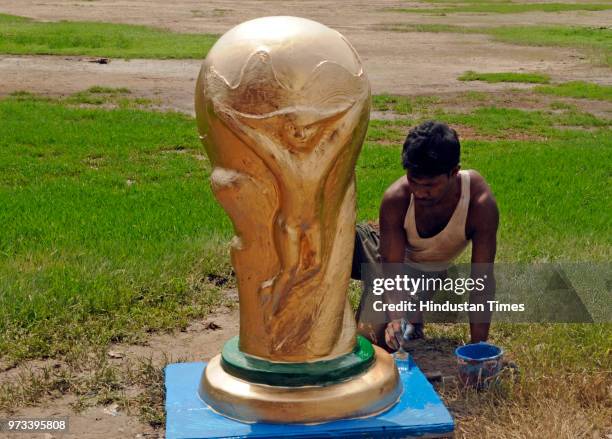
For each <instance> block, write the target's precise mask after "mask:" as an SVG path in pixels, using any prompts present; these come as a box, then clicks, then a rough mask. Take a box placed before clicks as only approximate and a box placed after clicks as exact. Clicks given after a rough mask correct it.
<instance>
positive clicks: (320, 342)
mask: <svg viewBox="0 0 612 439" xmlns="http://www.w3.org/2000/svg"><path fill="white" fill-rule="evenodd" d="M195 109H196V115H197V122H198V129H199V132H200V137H201V139H202V141H203V144H204V146H205V149H206V152H207V154H208V157H209V158H210V161H211V163H212V167H213V168H212V174H211V178H210V180H211V185H212V189H213V192H214V194H215V197H216V198H217V200H218V201H219V203H220V204H221V205H222V206H223V208H224V210H225V211H226V212H227V214H228V215H229V217H230V218H231V221H232V223H233V226H234V230H235V237H234V238H233V240H232V242H231V261H232V265H233V267H234V269H235V272H236V278H237V283H238V292H239V300H240V334H239V337H236V338H234V339H231V340H229V341H228V342H227V343H226V344H225V346H224V348H223V351H222V353H221V354H220V355H217V356H216V357H214V358H213V359H212V360H211V361H210V362H209V363H208V365H207V366H206V368H205V370H204V372H203V374H202V378H201V382H200V387H199V394H200V396H201V398H202V399H203V400H204V401H205V402H207V403H208V404H209V405H210V406H211V407H212V408H213V409H214V410H216V411H218V412H220V413H222V414H224V415H225V416H228V417H230V418H233V419H237V420H240V421H246V422H257V421H261V422H299V423H311V422H323V421H329V420H333V419H340V418H351V417H362V416H369V415H374V414H377V413H380V412H382V411H384V410H385V409H387V408H389V407H390V406H392V405H393V404H394V403H395V402H396V401H397V400H398V398H399V396H400V394H401V391H402V388H401V383H400V381H399V374H398V372H397V368H396V367H395V363H394V361H393V359H392V357H391V356H390V355H389V354H387V353H386V352H385V351H383V350H382V349H380V348H378V347H376V346H372V344H371V343H370V342H369V341H367V340H366V339H364V338H362V337H360V336H357V335H356V328H355V320H354V317H353V313H352V311H351V307H350V304H349V302H348V298H347V290H348V283H349V279H350V271H351V260H352V252H353V245H354V236H355V164H356V161H357V157H358V155H359V152H360V150H361V146H362V143H363V140H364V137H365V134H366V130H367V125H368V121H369V113H370V85H369V82H368V79H367V76H366V74H365V72H364V70H363V68H362V64H361V61H360V59H359V56H358V55H357V53H356V51H355V49H354V48H353V47H352V46H351V44H350V43H349V42H348V41H347V40H346V39H345V38H344V37H343V36H342V35H341V34H340V33H338V32H337V31H335V30H332V29H330V28H328V27H326V26H324V25H322V24H320V23H317V22H314V21H310V20H306V19H302V18H296V17H266V18H259V19H255V20H251V21H247V22H245V23H242V24H240V25H238V26H236V27H234V28H233V29H231V30H230V31H228V32H227V33H226V34H224V35H223V36H222V37H221V38H220V39H219V40H218V41H217V43H216V44H215V45H214V46H213V48H212V49H211V50H210V52H209V54H208V56H207V57H206V59H205V60H204V63H203V65H202V69H201V71H200V74H199V77H198V80H197V86H196V97H195Z"/></svg>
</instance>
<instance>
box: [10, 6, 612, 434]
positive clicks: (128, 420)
mask: <svg viewBox="0 0 612 439" xmlns="http://www.w3.org/2000/svg"><path fill="white" fill-rule="evenodd" d="M411 5H413V4H411V3H410V2H401V1H393V0H380V1H376V2H372V1H366V0H351V1H342V2H329V1H321V0H299V1H297V0H294V1H283V2H279V1H277V0H249V1H238V0H215V1H207V2H202V1H201V0H177V1H172V2H169V1H162V0H116V1H115V0H95V1H81V0H20V1H15V0H0V12H2V13H8V14H15V15H22V16H27V17H32V18H35V19H37V20H87V21H107V22H122V23H132V24H147V25H154V26H159V27H163V28H168V29H171V30H174V31H181V32H202V33H223V32H225V31H226V30H228V29H229V28H230V27H232V26H233V25H235V24H238V23H240V22H242V21H244V20H247V19H251V18H255V17H259V16H266V15H298V16H303V17H307V18H311V19H314V20H317V21H320V22H322V23H324V24H327V25H329V26H331V27H334V28H336V29H338V30H339V31H341V32H342V33H343V34H345V35H346V36H347V38H348V39H349V40H350V41H351V42H352V43H353V45H354V46H355V47H356V49H357V51H358V52H359V54H360V55H361V57H362V59H363V61H364V64H365V68H366V71H367V72H368V75H369V77H370V80H371V82H372V89H373V92H374V93H381V92H390V93H398V94H407V95H424V94H453V93H458V92H461V91H468V90H469V91H475V90H479V91H501V90H506V89H509V88H520V87H529V86H526V85H523V86H521V85H517V84H487V83H481V82H461V81H458V80H457V77H458V76H459V75H460V74H461V73H463V72H464V71H466V70H477V71H484V72H487V71H525V72H540V73H547V74H549V75H550V76H551V77H552V78H553V80H559V81H566V80H586V81H592V82H599V83H604V84H611V83H612V76H611V75H610V70H609V69H607V68H603V67H594V66H593V65H591V64H590V62H589V60H588V59H587V58H586V57H585V55H584V54H582V53H581V52H579V51H577V50H573V49H561V48H542V47H522V46H516V45H510V44H501V43H496V42H492V41H491V40H490V39H489V37H487V36H484V35H460V34H444V33H396V32H390V31H383V30H377V29H378V28H379V26H380V25H384V24H395V23H443V24H459V25H473V26H493V25H511V24H579V25H595V26H604V25H609V24H610V23H611V22H612V11H605V12H574V13H573V12H566V13H524V14H499V15H488V14H453V15H446V16H427V17H423V16H418V15H414V14H405V13H391V12H384V11H382V9H383V8H385V7H399V6H402V7H409V6H411ZM91 61H92V59H90V58H83V57H54V56H8V55H0V78H1V79H0V96H2V95H6V94H8V93H11V92H14V91H17V90H25V91H30V92H34V93H42V94H48V95H54V96H55V95H66V94H70V93H74V92H76V91H79V90H82V89H85V88H88V87H91V86H94V85H103V86H110V87H127V88H129V89H130V90H131V91H132V94H133V96H142V97H146V98H151V99H155V100H158V101H159V102H160V103H161V105H162V106H163V107H165V108H171V109H176V110H179V111H182V112H186V113H190V114H193V103H192V100H193V90H194V85H195V79H196V76H197V73H198V70H199V67H200V61H199V60H186V61H176V60H131V61H124V60H120V59H113V60H111V62H110V63H109V64H97V63H95V62H91ZM502 96H503V94H502ZM598 111H601V112H609V107H607V106H606V107H605V108H601V109H598ZM211 322H214V325H211ZM215 327H216V328H215ZM237 332H238V313H237V311H236V310H229V309H220V310H218V311H217V312H215V313H213V314H212V315H210V316H209V317H208V318H207V319H206V320H204V321H202V322H194V323H193V324H192V325H191V326H190V327H189V328H188V329H187V330H186V331H185V332H177V333H174V334H163V335H153V336H152V337H151V338H150V339H149V340H148V342H147V343H146V344H145V345H119V346H113V347H111V348H110V349H109V355H110V356H111V357H112V358H113V360H112V361H114V362H115V363H117V364H121V363H122V362H124V361H126V359H134V358H151V359H152V361H153V362H154V363H155V364H157V365H160V364H163V362H164V361H166V359H167V358H170V359H172V360H174V361H177V360H181V361H202V360H207V359H209V358H211V357H212V356H213V355H215V354H216V353H218V352H219V351H220V349H221V346H222V344H223V342H224V341H226V340H227V339H229V338H230V337H232V336H234V335H236V334H237ZM453 348H454V344H453V343H451V342H449V341H447V340H444V339H438V340H430V341H429V342H428V343H420V344H417V345H415V351H414V356H415V359H416V361H417V362H418V363H419V364H420V365H421V367H422V368H423V369H424V370H425V371H426V372H434V371H440V372H441V373H442V374H443V375H449V374H452V373H453V372H454V367H455V365H454V360H453V358H452V349H453ZM42 364H46V363H44V362H43V363H42ZM26 366H30V367H34V368H37V367H40V366H41V364H40V363H33V364H30V365H25V366H24V367H26ZM18 373H19V370H18V369H12V370H9V371H5V372H0V383H2V382H6V381H8V380H11V379H14V378H15V377H16V376H17V375H18ZM138 390H139V389H134V391H138ZM140 390H142V389H140ZM74 403H75V397H74V396H71V395H68V396H64V397H62V398H59V399H52V400H50V399H47V400H45V401H44V403H43V404H41V405H38V406H36V407H29V408H24V409H21V410H19V411H18V412H17V413H16V414H15V415H16V416H23V417H28V416H32V417H41V416H66V415H68V416H70V431H71V433H70V434H68V435H63V436H54V435H48V434H47V435H39V436H38V437H39V438H45V439H50V438H52V437H62V438H71V439H72V438H74V439H77V438H78V439H81V438H83V439H86V438H92V439H93V438H96V439H97V438H110V437H112V438H143V439H144V438H155V437H163V430H154V429H153V428H152V427H150V426H149V425H146V424H145V423H142V422H141V421H139V420H138V418H137V417H136V416H128V415H127V414H126V413H125V412H123V411H121V410H116V408H115V407H113V406H112V405H111V406H103V405H99V406H94V407H90V408H88V409H86V410H84V411H83V412H81V413H79V414H74V413H73V410H72V406H73V404H74ZM2 417H5V416H2ZM13 437H15V435H10V436H9V435H5V434H2V433H0V438H2V439H4V438H7V439H12V438H13ZM19 437H22V438H25V437H27V436H26V435H20V436H19ZM32 437H35V436H32Z"/></svg>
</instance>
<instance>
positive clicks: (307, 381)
mask: <svg viewBox="0 0 612 439" xmlns="http://www.w3.org/2000/svg"><path fill="white" fill-rule="evenodd" d="M238 346H239V344H238V337H233V338H231V339H230V340H228V341H227V342H226V343H225V345H224V346H223V352H221V367H223V369H224V370H225V371H226V372H227V373H229V374H231V375H233V376H235V377H237V378H241V379H243V380H245V381H249V382H252V383H260V384H268V385H271V386H289V387H298V386H314V385H316V386H321V385H327V384H332V383H336V382H339V381H343V380H346V379H349V378H351V377H353V376H355V375H358V374H360V373H361V372H364V371H366V370H367V369H369V368H370V366H371V365H372V364H373V363H374V360H375V355H374V348H373V347H372V343H370V341H369V340H367V339H366V338H364V337H362V336H360V335H358V336H357V343H356V345H355V349H353V351H352V352H350V353H348V354H346V355H342V356H341V357H338V358H334V359H333V360H322V361H313V362H308V363H275V362H271V361H266V360H263V359H261V358H255V357H252V356H250V355H247V354H245V353H243V352H242V351H240V349H239V348H238Z"/></svg>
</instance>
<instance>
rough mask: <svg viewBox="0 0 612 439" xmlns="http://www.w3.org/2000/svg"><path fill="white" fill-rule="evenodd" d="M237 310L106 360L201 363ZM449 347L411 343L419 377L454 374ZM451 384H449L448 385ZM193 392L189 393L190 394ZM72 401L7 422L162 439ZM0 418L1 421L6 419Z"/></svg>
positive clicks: (234, 328) (117, 415)
mask: <svg viewBox="0 0 612 439" xmlns="http://www.w3.org/2000/svg"><path fill="white" fill-rule="evenodd" d="M238 328H239V325H238V309H237V308H233V309H230V308H226V307H221V308H219V309H218V310H217V311H216V312H215V313H213V314H211V315H210V316H208V317H207V318H206V319H204V320H202V321H197V322H193V323H192V324H191V325H190V326H189V327H188V328H187V329H186V330H185V331H183V332H179V331H177V332H175V333H172V334H161V335H154V336H152V337H151V338H150V339H149V340H148V341H147V342H146V343H145V344H142V345H126V344H124V345H114V346H111V347H110V348H109V349H108V351H107V355H108V356H109V358H111V360H110V361H111V362H112V363H114V364H115V365H116V366H118V367H120V366H121V365H122V363H125V362H126V361H128V360H131V361H134V360H137V359H147V360H149V359H150V360H151V361H152V363H153V364H154V365H155V366H158V367H161V366H163V365H164V364H166V363H168V362H177V361H181V362H188V361H207V360H209V359H210V358H212V357H213V356H215V355H217V354H218V353H219V352H220V351H221V348H222V346H223V343H225V341H227V340H228V339H229V338H231V337H233V336H235V335H238ZM455 347H456V346H455V342H453V341H451V340H448V339H445V338H434V339H427V340H417V341H414V342H413V347H412V349H411V354H412V355H413V357H414V359H415V361H417V363H418V364H419V366H420V367H421V369H422V370H423V371H424V372H425V373H435V374H438V375H440V376H443V377H447V376H452V375H454V374H455V372H456V364H455V360H454V356H453V350H454V348H455ZM49 365H51V366H52V367H56V368H60V367H64V365H63V364H62V363H60V362H57V361H55V360H47V361H43V360H37V361H32V362H29V363H25V364H22V365H20V366H19V367H17V368H13V369H9V370H6V371H4V372H1V373H0V383H1V382H8V381H11V380H15V379H18V377H19V375H20V373H22V372H23V371H24V370H26V369H28V370H34V371H38V372H40V373H42V370H43V368H44V367H45V366H49ZM451 384H452V381H451ZM145 390H146V389H143V388H142V387H141V388H138V387H134V388H131V389H128V391H129V392H131V393H133V394H134V393H140V392H143V391H145ZM194 391H195V389H194ZM76 404H77V398H76V397H75V396H74V395H73V394H70V393H68V394H66V395H64V396H62V397H61V398H43V400H42V402H41V403H39V404H36V405H35V406H34V407H26V408H22V409H19V410H18V411H16V412H15V413H12V414H11V415H10V417H17V418H30V417H32V418H41V417H64V416H68V417H69V432H68V433H67V434H63V435H59V434H50V433H45V434H38V435H27V436H24V435H20V436H19V437H23V438H25V437H28V438H32V439H53V438H62V439H107V438H111V437H112V438H140V439H146V438H150V439H153V438H162V437H164V430H163V428H161V429H154V428H152V427H151V426H150V425H147V424H146V423H143V422H142V421H140V420H139V418H138V417H137V416H136V415H135V414H132V415H128V414H127V413H126V412H125V411H124V410H122V409H121V408H119V407H118V405H117V404H116V403H112V404H108V405H95V406H92V407H88V408H86V409H85V410H83V411H80V412H78V413H75V412H74V406H75V405H76ZM3 417H7V416H6V415H5V416H3ZM14 436H15V435H14V434H12V435H9V434H3V433H0V439H14Z"/></svg>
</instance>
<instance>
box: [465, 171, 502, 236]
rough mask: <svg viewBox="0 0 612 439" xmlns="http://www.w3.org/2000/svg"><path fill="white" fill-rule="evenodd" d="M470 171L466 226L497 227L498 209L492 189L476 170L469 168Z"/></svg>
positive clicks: (471, 227) (478, 227) (476, 227)
mask: <svg viewBox="0 0 612 439" xmlns="http://www.w3.org/2000/svg"><path fill="white" fill-rule="evenodd" d="M468 172H469V173H470V207H469V219H468V223H469V225H468V228H469V229H471V231H472V232H473V231H475V230H476V229H483V228H486V229H489V228H493V229H495V230H496V229H497V225H498V223H499V211H498V208H497V201H496V200H495V196H494V195H493V191H492V190H491V188H490V187H489V184H488V183H487V181H486V180H485V178H484V177H483V176H482V175H480V173H479V172H478V171H475V170H469V171H468Z"/></svg>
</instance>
